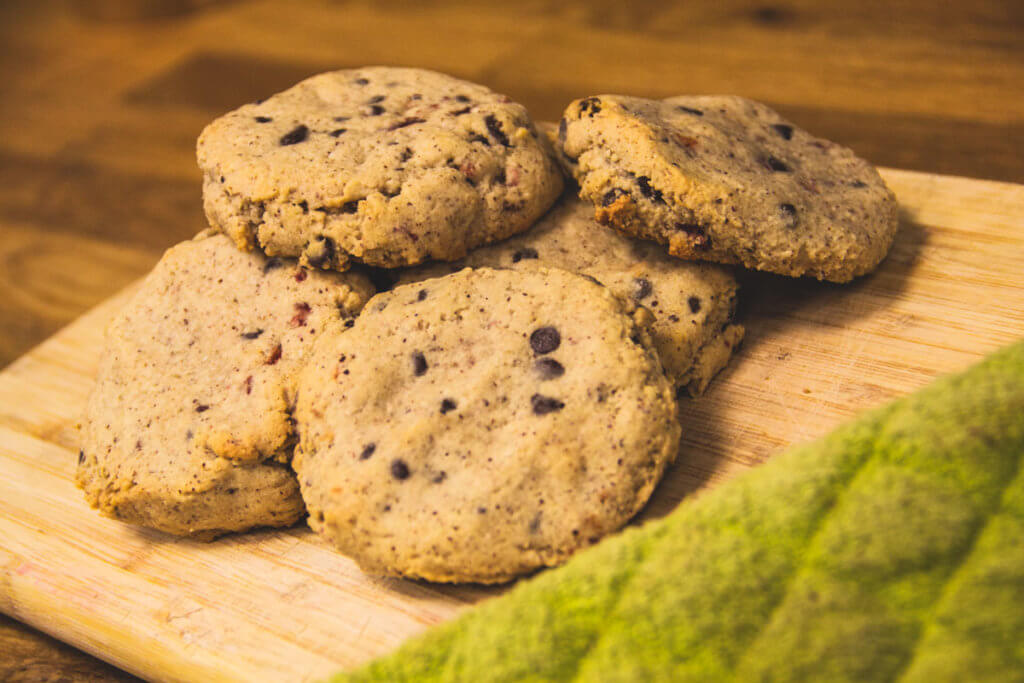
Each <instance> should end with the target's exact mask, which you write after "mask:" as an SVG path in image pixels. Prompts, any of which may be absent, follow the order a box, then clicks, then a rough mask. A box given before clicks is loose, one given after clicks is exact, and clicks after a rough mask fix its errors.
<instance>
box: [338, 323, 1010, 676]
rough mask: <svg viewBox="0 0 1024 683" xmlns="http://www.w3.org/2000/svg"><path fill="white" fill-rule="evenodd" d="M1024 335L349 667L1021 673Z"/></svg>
mask: <svg viewBox="0 0 1024 683" xmlns="http://www.w3.org/2000/svg"><path fill="white" fill-rule="evenodd" d="M1022 453H1024V343H1022V344H1017V345H1015V346H1013V347H1011V348H1009V349H1005V350H1003V351H1001V352H999V353H997V354H995V355H993V356H990V357H989V358H988V359H986V360H985V361H983V362H982V363H981V364H979V365H977V366H975V367H974V368H972V369H971V370H969V371H967V372H966V373H963V374H961V375H958V376H954V377H947V378H944V379H942V380H939V381H937V382H935V383H934V384H933V385H932V386H930V387H928V388H926V389H924V390H922V391H920V392H918V393H917V394H915V395H913V396H910V397H908V398H904V399H902V400H899V401H896V402H894V403H892V404H890V405H888V406H886V407H884V408H882V409H880V410H876V411H873V412H871V413H868V414H866V415H864V416H863V417H861V418H859V419H857V420H855V421H854V422H852V423H849V424H847V425H845V426H843V427H841V428H840V429H838V430H836V431H835V432H833V433H832V434H831V435H829V436H828V437H826V438H824V439H822V440H820V441H818V442H816V443H814V444H811V445H808V446H802V447H798V448H795V449H791V450H790V451H788V452H787V453H785V454H784V455H781V456H779V457H777V458H774V459H773V460H772V461H771V462H769V463H768V464H766V465H764V466H762V467H759V468H757V469H755V470H752V471H751V472H749V473H746V474H744V475H743V476H741V477H739V478H737V479H735V480H733V481H731V482H729V483H726V484H724V485H722V486H720V487H718V488H716V489H713V490H711V491H709V492H707V493H704V494H702V495H700V496H698V497H697V498H696V499H695V500H693V501H688V502H685V503H683V504H682V505H680V507H679V508H678V509H677V510H676V511H675V512H673V513H672V514H671V515H669V516H668V517H666V518H665V519H663V520H660V521H657V522H652V523H649V524H647V525H645V526H643V527H642V528H638V529H637V528H634V529H631V530H628V531H626V532H624V533H622V534H620V535H618V536H616V537H613V538H610V539H607V540H605V541H604V542H602V543H600V544H599V545H598V546H596V547H594V548H592V549H590V550H588V551H586V552H583V553H581V554H579V555H578V556H577V557H575V558H574V559H573V560H572V561H571V562H569V563H568V564H567V565H566V566H564V567H562V568H561V569H557V570H553V571H548V572H544V573H542V574H540V575H539V576H537V577H536V578H534V579H532V580H529V581H524V582H522V583H521V584H520V585H519V586H517V587H516V588H515V589H513V590H512V591H510V592H509V593H508V594H506V595H505V596H502V597H500V598H496V599H493V600H491V601H489V602H486V603H484V604H483V605H481V606H479V607H478V608H475V609H473V610H471V611H469V612H467V613H466V614H465V615H464V616H462V617H460V618H458V619H456V620H455V621H453V622H451V623H448V624H445V625H442V626H440V627H438V628H435V629H433V630H432V631H429V632H427V633H426V634H425V635H424V636H422V637H420V638H417V639H415V640H413V641H412V642H409V643H407V644H406V645H404V646H403V647H401V648H400V649H399V650H398V651H397V652H396V653H395V654H393V655H390V656H388V657H385V658H383V659H380V660H377V661H376V662H373V663H371V664H370V665H369V666H368V667H366V668H364V669H362V670H360V671H358V672H355V673H353V674H348V675H344V674H343V675H339V676H338V677H337V678H336V679H335V680H336V681H403V680H405V681H433V680H438V681H442V680H443V681H523V680H526V681H541V680H560V681H562V680H585V681H708V680H714V681H718V680H731V681H808V680H814V681H889V680H900V681H926V682H927V683H936V682H937V681H968V680H970V681H1000V683H1004V682H1006V681H1024V471H1022V468H1021V467H1020V464H1021V459H1022Z"/></svg>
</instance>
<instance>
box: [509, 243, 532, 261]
mask: <svg viewBox="0 0 1024 683" xmlns="http://www.w3.org/2000/svg"><path fill="white" fill-rule="evenodd" d="M535 258H538V256H537V250H536V249H534V248H533V247H523V248H522V249H516V251H515V253H514V254H512V263H519V262H520V261H522V260H523V259H535Z"/></svg>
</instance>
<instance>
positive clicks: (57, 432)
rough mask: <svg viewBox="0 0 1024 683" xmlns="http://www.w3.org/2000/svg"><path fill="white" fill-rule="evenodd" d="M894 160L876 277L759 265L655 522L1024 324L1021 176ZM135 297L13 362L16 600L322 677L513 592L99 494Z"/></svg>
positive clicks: (689, 411) (9, 377)
mask: <svg viewBox="0 0 1024 683" xmlns="http://www.w3.org/2000/svg"><path fill="white" fill-rule="evenodd" d="M884 175H885V178H886V180H887V182H888V183H889V184H890V186H891V187H892V188H893V190H894V191H895V192H896V194H897V196H898V197H899V199H900V202H901V205H902V208H903V218H902V230H901V233H900V235H899V237H898V238H897V240H896V244H895V245H894V247H893V250H892V253H891V254H890V256H889V257H888V259H887V260H886V261H885V263H884V264H883V265H882V266H881V268H880V269H879V270H878V271H877V272H876V273H875V274H873V275H871V276H868V277H866V278H863V279H861V280H859V281H858V282H856V283H854V284H852V285H847V286H838V285H830V284H820V283H816V282H809V281H802V280H801V281H795V280H788V279H785V278H780V277H774V276H766V275H761V274H744V275H743V276H742V279H743V289H742V291H741V299H742V302H743V303H742V316H743V320H744V322H745V323H746V325H747V337H746V340H745V342H744V345H743V347H742V348H741V349H740V351H739V353H738V355H737V356H736V358H735V359H734V360H733V362H732V364H731V365H730V367H729V368H728V369H727V370H726V371H725V372H723V373H722V375H720V376H719V378H718V379H717V380H716V381H715V383H714V384H713V385H712V387H711V388H710V389H709V391H708V393H707V394H706V395H705V396H703V397H701V398H699V399H695V400H685V401H684V405H683V413H684V417H683V422H684V437H683V444H682V452H681V454H680V458H679V461H678V463H677V464H676V465H675V466H674V468H673V469H672V470H671V471H670V472H669V473H668V475H667V477H666V480H665V481H664V482H663V483H662V485H661V486H660V487H659V489H658V491H657V492H656V493H655V496H654V499H653V501H652V503H651V504H650V505H649V506H648V508H647V509H646V510H645V511H644V513H643V514H642V515H641V521H642V520H643V519H647V518H651V517H654V516H660V515H663V514H665V513H667V512H668V511H670V510H671V509H673V508H674V507H675V506H677V505H678V504H680V501H682V500H684V499H686V498H688V497H691V496H693V495H696V494H697V493H698V492H699V490H700V489H702V488H704V487H707V486H711V485H714V484H715V483H716V482H719V481H721V480H722V479H724V478H727V477H729V476H731V475H732V474H735V473H736V472H738V471H740V470H742V469H744V468H747V467H750V466H752V465H755V464H757V463H759V462H762V461H763V460H765V459H766V458H769V457H771V456H772V455H773V454H774V453H777V452H779V451H780V450H781V449H783V448H785V447H786V446H787V445H789V444H791V443H794V442H801V441H807V440H809V439H812V438H814V437H817V436H819V435H821V434H823V433H825V432H827V431H828V430H829V429H831V428H832V427H833V426H835V425H837V424H838V423H840V422H842V421H843V420H845V419H847V418H849V417H851V416H853V415H854V414H856V413H858V412H860V411H861V410H864V409H865V408H869V407H872V406H876V405H879V404H881V403H884V402H885V401H886V400H888V399H890V398H892V397H895V396H898V395H901V394H905V393H907V392H909V391H911V390H913V389H916V388H918V387H920V386H922V385H924V384H927V383H928V382H929V381H930V380H932V379H933V378H934V377H936V376H937V375H940V374H943V373H947V372H950V371H954V370H959V369H962V368H965V367H967V366H968V365H970V364H971V363H973V362H974V361H975V360H977V359H979V358H980V357H981V356H983V355H984V354H986V353H988V352H990V351H993V350H994V349H996V348H999V347H1001V346H1004V345H1006V344H1008V343H1010V342H1011V341H1014V340H1016V339H1019V338H1021V337H1024V186H1019V185H1009V184H1004V183H993V182H984V181H977V180H968V179H963V178H953V177H943V176H934V175H927V174H921V173H910V172H905V171H894V170H888V171H884ZM129 294H130V292H125V293H122V294H121V295H119V296H117V297H115V298H113V299H111V300H110V301H108V302H106V303H104V304H102V305H101V306H99V307H98V308H96V309H94V310H93V311H91V312H90V313H88V314H86V315H85V316H83V317H82V318H80V319H79V320H78V321H76V322H75V323H73V324H72V325H70V326H69V327H67V328H65V329H64V330H63V331H61V332H60V333H58V334H57V335H55V336H54V337H53V338H51V339H50V340H48V341H47V342H45V343H43V344H42V345H40V346H39V347H37V348H36V349H35V350H33V351H32V352H31V353H29V354H28V355H26V356H24V357H23V358H21V359H20V360H18V361H17V362H15V363H14V364H13V365H11V366H10V367H9V368H7V369H6V370H5V371H4V372H3V373H0V610H2V611H4V612H6V613H7V614H9V615H11V616H13V617H15V618H17V619H20V620H22V621H25V622H28V623H30V624H32V625H34V626H36V627H37V628H39V629H41V630H43V631H46V632H48V633H51V634H53V635H54V636H56V637H58V638H60V639H62V640H65V641H67V642H69V643H72V644H73V645H75V646H77V647H79V648H81V649H83V650H87V651H89V652H91V653H93V654H95V655H97V656H99V657H101V658H103V659H106V660H108V661H110V662H112V663H114V664H116V665H118V666H120V667H122V668H124V669H127V670H129V671H131V672H133V673H136V674H138V675H140V676H143V677H146V678H152V679H160V680H177V679H183V680H186V679H187V680H241V679H246V680H268V681H270V680H273V681H280V680H308V679H315V678H318V677H322V676H325V675H326V674H329V673H331V672H332V671H335V670H337V669H341V668H346V667H352V666H355V665H357V664H359V663H361V662H364V661H366V660H368V659H370V658H371V657H373V656H375V655H379V654H381V653H384V652H387V651H389V650H391V649H392V648H394V647H395V646H396V645H398V644H399V643H401V642H402V641H403V640H405V639H406V638H408V637H409V636H411V635H413V634H415V633H418V632H420V631H422V630H424V629H426V628H428V627H429V626H431V625H433V624H436V623H439V622H441V621H444V620H446V619H450V618H451V617H452V616H454V615H455V614H456V613H458V612H459V611H460V610H462V609H464V608H466V607H467V606H469V605H471V604H473V603H474V602H477V601H479V600H481V599H485V598H487V597H489V596H493V595H497V594H500V593H501V592H502V590H503V589H501V588H481V587H474V586H469V587H449V586H435V585H429V584H424V583H416V582H405V581H392V580H380V579H374V578H370V577H367V576H364V575H363V574H362V573H361V572H360V571H359V570H358V569H357V568H356V567H355V566H354V564H353V563H352V562H351V561H349V560H347V559H346V558H344V557H342V556H341V555H339V554H337V553H335V552H333V551H332V550H330V549H329V548H328V547H326V546H325V545H324V544H323V543H321V542H320V541H319V540H318V539H317V538H316V537H315V536H313V534H312V533H311V532H309V531H308V530H306V529H305V528H302V527H296V528H293V529H288V530H283V531H282V530H277V531H260V532H255V533H249V534H241V535H235V536H231V537H228V538H224V539H221V540H218V541H216V542H214V543H209V544H204V543H197V542H192V541H187V540H181V539H173V538H169V537H167V536H164V535H162V534H159V533H157V532H150V531H146V530H139V529H135V528H132V527H130V526H127V525H124V524H121V523H118V522H115V521H112V520H109V519H105V518H103V517H100V516H99V515H98V514H97V513H95V512H93V511H91V510H89V508H88V507H87V506H86V504H85V502H84V500H83V497H82V496H81V494H80V493H79V492H78V491H77V490H76V489H75V487H74V484H73V483H72V481H73V475H74V470H75V462H76V456H77V452H78V435H77V432H76V427H75V424H76V421H77V420H78V419H79V416H80V414H81V411H82V409H83V407H84V405H85V400H86V396H87V394H88V392H89V389H90V387H91V384H92V379H93V376H94V373H95V371H96V368H97V363H98V358H99V355H100V351H101V345H102V334H103V329H104V327H105V325H106V323H107V321H108V320H109V319H110V317H111V316H112V315H113V313H114V312H115V311H116V310H117V309H118V307H119V306H121V305H122V304H123V302H124V301H125V299H126V297H127V296H128V295H129Z"/></svg>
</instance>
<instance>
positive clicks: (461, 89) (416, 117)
mask: <svg viewBox="0 0 1024 683" xmlns="http://www.w3.org/2000/svg"><path fill="white" fill-rule="evenodd" d="M197 152H198V158H199V165H200V167H201V168H202V170H203V174H204V181H203V202H204V206H205V209H206V214H207V217H208V218H209V220H210V223H211V224H212V225H213V226H214V227H215V228H217V229H219V230H221V231H223V232H225V233H227V234H228V235H230V236H231V237H232V239H234V240H235V242H236V243H237V244H238V245H239V246H240V247H242V248H246V249H250V248H254V247H258V248H260V249H262V250H264V251H265V252H266V253H267V254H270V255H289V256H297V257H300V258H301V260H302V262H303V263H304V264H308V265H312V266H317V267H323V268H332V269H336V270H344V269H345V268H347V267H348V264H349V263H350V262H351V261H360V262H363V263H366V264H370V265H374V266H382V267H395V266H401V265H411V264H416V263H420V262H422V261H424V260H426V259H431V258H433V259H441V260H453V259H457V258H460V257H461V256H463V255H465V253H466V251H467V250H469V249H472V248H473V247H476V246H478V245H480V244H485V243H487V242H492V241H495V240H498V239H502V238H504V237H508V236H510V235H513V234H515V233H517V232H520V231H522V230H525V229H526V228H527V227H529V226H530V225H531V224H532V223H533V222H534V221H535V220H536V219H537V218H538V217H539V216H540V215H541V214H543V213H544V211H545V210H546V209H547V208H548V207H549V206H550V205H551V203H552V202H554V201H555V199H556V198H557V197H558V195H559V193H560V192H561V189H562V177H561V173H560V171H559V170H558V166H557V163H556V162H555V161H554V158H553V156H552V153H551V150H550V147H549V145H548V142H547V140H546V139H542V138H541V137H540V136H538V134H537V131H536V128H535V127H534V125H533V123H532V122H531V121H530V118H529V116H528V115H527V112H526V110H525V109H524V108H523V107H522V106H521V105H519V104H516V103H515V102H512V101H510V100H509V99H508V98H507V97H505V96H503V95H499V94H497V93H494V92H492V91H491V90H488V89H487V88H485V87H483V86H480V85H475V84H473V83H468V82H466V81H462V80H458V79H456V78H452V77H450V76H446V75H443V74H439V73H435V72H431V71H424V70H421V69H404V68H391V67H370V68H364V69H354V70H347V71H335V72H330V73H324V74H320V75H318V76H313V77H312V78H309V79H307V80H305V81H302V82H301V83H299V84H298V85H295V86H294V87H292V88H290V89H288V90H286V91H284V92H282V93H279V94H277V95H274V96H273V97H270V98H269V99H267V100H265V101H262V102H258V103H255V104H248V105H245V106H243V107H241V108H239V109H237V110H235V111H233V112H231V113H229V114H227V115H225V116H222V117H220V118H219V119H217V120H216V121H214V122H213V123H211V124H210V125H209V126H207V127H206V129H205V130H204V131H203V133H202V135H200V137H199V142H198V150H197Z"/></svg>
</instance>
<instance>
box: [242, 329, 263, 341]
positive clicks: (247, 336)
mask: <svg viewBox="0 0 1024 683" xmlns="http://www.w3.org/2000/svg"><path fill="white" fill-rule="evenodd" d="M261 334H263V330H262V329H255V330H252V331H250V332H243V333H242V339H256V338H258V337H259V336H260V335H261Z"/></svg>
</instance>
